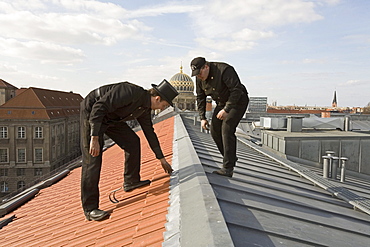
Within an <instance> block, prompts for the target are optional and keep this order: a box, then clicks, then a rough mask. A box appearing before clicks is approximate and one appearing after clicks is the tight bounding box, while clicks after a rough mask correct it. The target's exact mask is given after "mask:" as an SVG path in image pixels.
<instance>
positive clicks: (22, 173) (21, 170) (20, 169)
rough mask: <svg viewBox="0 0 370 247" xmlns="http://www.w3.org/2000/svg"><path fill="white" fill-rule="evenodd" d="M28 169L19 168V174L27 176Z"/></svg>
mask: <svg viewBox="0 0 370 247" xmlns="http://www.w3.org/2000/svg"><path fill="white" fill-rule="evenodd" d="M25 175H26V169H25V168H17V176H25Z"/></svg>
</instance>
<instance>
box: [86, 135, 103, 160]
mask: <svg viewBox="0 0 370 247" xmlns="http://www.w3.org/2000/svg"><path fill="white" fill-rule="evenodd" d="M89 153H90V154H91V156H92V157H96V156H99V153H100V145H99V136H92V137H91V139H90V151H89Z"/></svg>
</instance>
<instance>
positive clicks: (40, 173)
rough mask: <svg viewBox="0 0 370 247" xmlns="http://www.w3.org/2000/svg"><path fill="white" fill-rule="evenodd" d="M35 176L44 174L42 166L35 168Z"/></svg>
mask: <svg viewBox="0 0 370 247" xmlns="http://www.w3.org/2000/svg"><path fill="white" fill-rule="evenodd" d="M35 176H42V168H35Z"/></svg>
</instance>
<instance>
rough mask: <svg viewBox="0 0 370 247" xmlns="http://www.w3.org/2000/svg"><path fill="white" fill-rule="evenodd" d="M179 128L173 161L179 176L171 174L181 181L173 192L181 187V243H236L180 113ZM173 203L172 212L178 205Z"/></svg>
mask: <svg viewBox="0 0 370 247" xmlns="http://www.w3.org/2000/svg"><path fill="white" fill-rule="evenodd" d="M175 130H176V131H175V133H174V144H176V145H174V149H173V153H174V155H173V159H172V160H173V161H172V162H174V161H175V162H177V163H178V170H177V172H176V174H175V175H174V176H177V178H176V177H174V176H171V181H172V180H175V184H176V179H178V181H177V185H175V186H172V188H171V191H170V193H171V194H172V193H173V191H174V189H175V188H178V190H179V191H178V194H179V196H178V197H179V199H178V200H177V201H178V203H179V209H178V210H179V212H181V214H180V217H181V218H180V219H179V220H180V222H181V224H179V225H180V226H179V227H180V229H179V235H180V236H179V241H180V246H223V247H224V246H234V245H233V241H232V239H231V236H230V233H229V230H228V228H227V225H226V222H225V219H224V217H223V215H222V212H221V208H220V206H219V204H218V201H217V199H216V196H215V194H214V192H213V189H212V187H211V185H210V184H209V181H208V179H207V176H206V174H205V172H204V169H203V167H202V164H201V163H200V160H199V158H198V155H197V153H196V151H195V149H194V147H193V145H192V142H191V140H190V137H189V135H188V132H187V131H186V128H185V125H184V123H183V121H182V119H181V116H180V115H176V116H175ZM173 204H174V203H171V205H170V208H169V211H171V209H173V208H174V207H175V205H173ZM166 228H167V226H166ZM165 235H166V233H165ZM169 235H171V234H169ZM173 235H174V234H172V235H171V236H173ZM194 236H197V237H194ZM170 240H171V239H166V238H165V242H164V243H163V246H170V244H171V243H170ZM166 243H167V244H166Z"/></svg>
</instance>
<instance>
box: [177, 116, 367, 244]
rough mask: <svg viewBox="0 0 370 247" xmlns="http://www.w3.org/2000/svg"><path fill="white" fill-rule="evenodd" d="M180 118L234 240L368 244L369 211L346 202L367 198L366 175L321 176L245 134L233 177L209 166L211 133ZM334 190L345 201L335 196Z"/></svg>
mask: <svg viewBox="0 0 370 247" xmlns="http://www.w3.org/2000/svg"><path fill="white" fill-rule="evenodd" d="M182 119H183V122H184V125H185V128H186V130H187V133H188V137H189V138H190V140H191V142H192V146H193V147H194V149H195V152H196V154H197V156H198V158H199V160H200V163H201V164H202V167H203V170H204V172H205V175H206V178H207V180H208V182H209V184H210V185H211V187H212V189H213V193H214V195H215V197H216V199H217V201H218V206H219V208H220V210H221V212H222V215H223V218H224V219H223V220H224V221H225V223H226V225H227V229H228V231H229V233H230V236H231V239H232V242H233V244H234V245H235V246H369V245H370V244H369V243H370V242H369V239H370V238H369V237H370V216H369V215H368V214H366V213H364V212H362V211H356V210H354V209H353V208H354V205H351V204H350V203H349V202H351V201H355V202H361V203H368V201H369V198H370V192H369V191H370V182H369V181H366V180H364V179H359V178H353V177H349V176H347V182H346V183H345V184H340V183H336V182H334V181H324V182H322V181H321V182H320V181H319V180H320V179H321V171H320V170H318V169H316V168H312V167H306V166H301V165H299V164H294V163H292V162H289V161H287V160H278V159H281V158H277V157H275V156H274V155H273V154H269V153H267V152H265V151H263V150H262V149H261V148H259V147H257V146H256V147H254V146H253V144H252V145H250V144H249V143H248V141H246V140H243V142H240V141H239V142H238V150H237V156H238V162H237V166H236V168H235V171H234V176H233V178H231V179H230V178H226V177H222V176H218V175H215V174H212V171H214V170H215V169H218V168H219V167H221V166H222V157H221V155H220V153H219V152H218V150H217V147H216V145H215V144H214V142H213V140H212V138H211V135H210V134H207V133H202V132H200V126H199V122H198V125H196V126H195V125H194V120H193V119H191V118H187V117H184V116H183V117H182ZM241 140H242V139H241ZM180 152H181V148H180ZM264 153H266V154H264ZM193 159H194V157H193ZM287 167H288V168H289V169H288V168H287ZM297 172H299V173H300V174H298V173H297ZM179 173H181V170H179ZM194 176H202V174H201V172H200V171H199V170H197V172H196V173H194ZM316 180H317V182H315V181H316ZM180 183H181V179H180ZM204 183H205V182H204V181H203V182H202V184H204ZM322 183H324V185H323V184H322ZM336 190H337V191H340V192H341V191H344V192H345V193H342V194H344V195H342V194H341V193H338V196H339V197H340V198H344V199H345V200H347V201H345V200H343V199H339V198H337V197H335V196H333V193H335V191H336ZM180 193H181V192H180ZM211 196H212V195H211ZM180 200H181V198H180ZM365 206H366V205H365ZM209 210H211V209H209ZM183 214H184V212H182V215H181V217H182V218H183V217H186V216H184V215H183ZM209 217H210V220H212V216H209ZM193 223H194V224H196V222H193ZM215 245H217V244H215Z"/></svg>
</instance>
